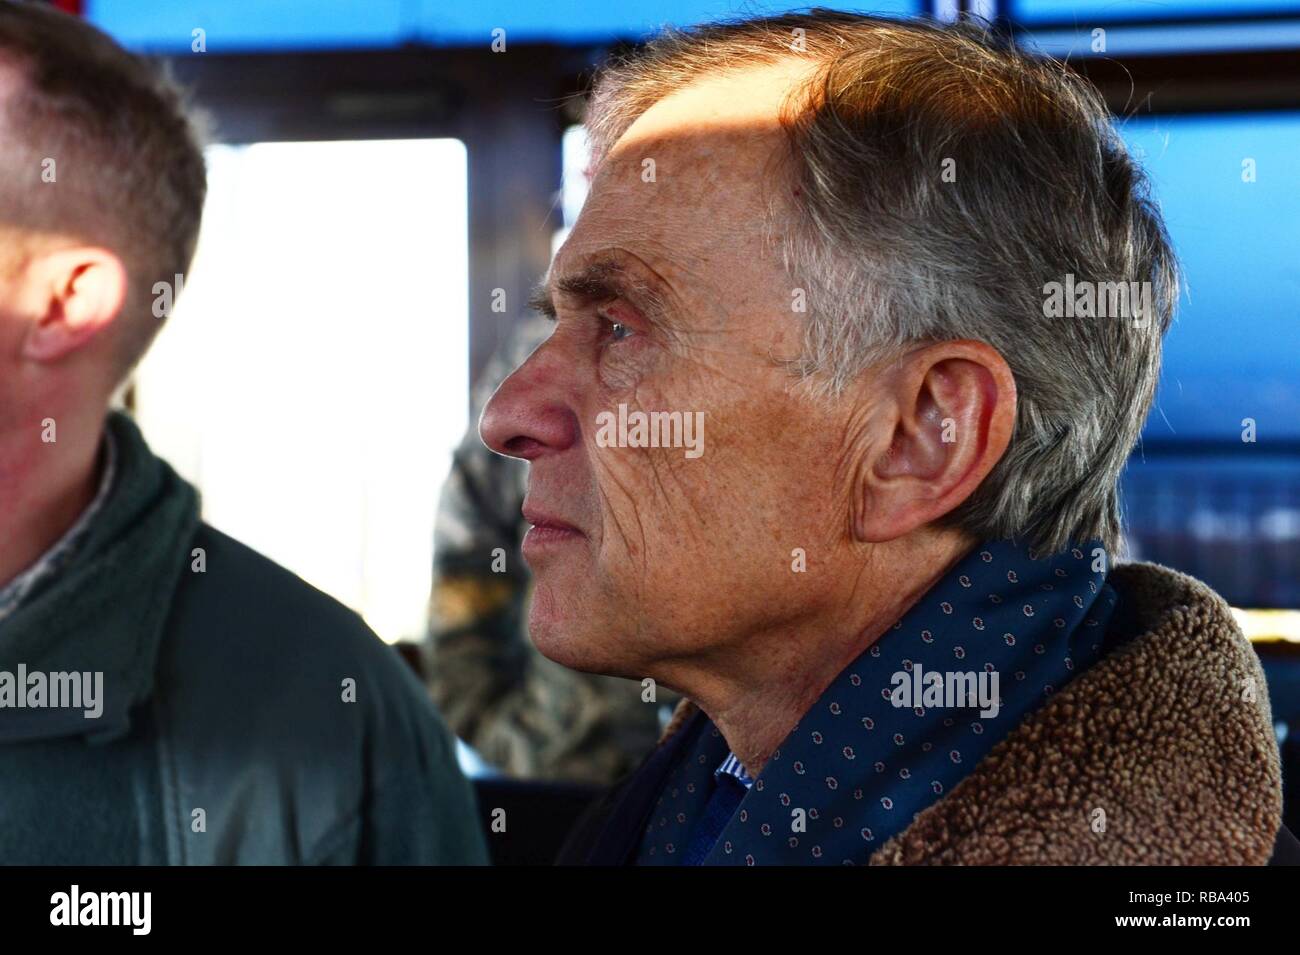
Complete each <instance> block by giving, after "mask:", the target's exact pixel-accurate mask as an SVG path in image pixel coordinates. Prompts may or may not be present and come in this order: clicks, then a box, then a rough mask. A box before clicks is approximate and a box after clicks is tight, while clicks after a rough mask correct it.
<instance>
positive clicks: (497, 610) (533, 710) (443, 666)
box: [423, 320, 676, 784]
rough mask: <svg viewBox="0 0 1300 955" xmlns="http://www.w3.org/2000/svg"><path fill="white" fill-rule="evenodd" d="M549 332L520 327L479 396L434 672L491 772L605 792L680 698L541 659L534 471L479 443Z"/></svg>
mask: <svg viewBox="0 0 1300 955" xmlns="http://www.w3.org/2000/svg"><path fill="white" fill-rule="evenodd" d="M547 332H548V326H547V323H546V322H545V321H542V320H529V321H527V322H526V323H524V324H522V325H521V326H520V327H519V329H518V330H517V331H516V333H515V334H514V335H513V336H512V339H511V340H510V341H508V342H507V343H506V344H505V346H504V347H503V348H501V349H500V350H499V351H498V352H497V354H496V355H495V356H494V357H493V359H492V360H491V361H490V362H489V363H488V365H487V367H486V368H485V369H484V371H483V376H482V378H481V379H480V384H479V387H478V389H476V392H475V396H474V410H475V424H474V425H473V426H472V427H471V428H470V430H469V432H468V433H467V434H466V435H465V439H464V440H463V441H462V442H461V444H460V447H459V448H458V449H457V451H456V454H455V460H454V463H453V465H452V469H451V474H450V475H449V476H448V478H447V482H446V483H445V484H444V485H443V489H442V498H441V500H440V502H439V507H438V521H437V529H436V533H435V550H434V554H435V557H434V573H433V590H432V595H431V603H430V608H429V611H430V612H429V619H430V629H429V634H428V638H427V639H426V640H425V642H424V645H423V654H424V663H425V671H426V673H427V674H428V681H429V689H430V692H431V693H432V695H433V699H434V701H435V702H436V703H437V705H438V708H439V709H440V710H441V711H442V714H443V716H444V717H445V719H446V721H447V723H448V725H449V726H450V727H451V728H452V730H453V732H455V733H456V734H457V735H458V736H460V737H461V738H462V739H463V740H465V742H467V743H469V744H470V745H471V746H473V747H474V748H475V749H476V750H477V751H478V752H479V754H480V755H481V756H482V757H483V758H484V759H485V760H486V761H487V762H489V763H491V764H492V765H494V766H497V767H499V768H501V769H503V770H504V771H506V772H507V773H509V774H510V775H513V776H519V777H524V778H535V779H559V780H570V781H582V782H591V783H599V784H607V783H610V782H613V781H614V780H616V779H618V778H619V777H620V776H622V775H623V774H624V773H626V772H629V771H630V770H631V769H633V768H635V766H636V765H637V764H638V763H639V762H640V761H641V759H642V757H643V756H644V755H645V754H646V753H647V752H649V750H650V749H651V748H652V747H653V746H654V744H655V741H656V740H657V739H658V736H659V730H660V723H661V710H665V709H666V708H670V707H671V705H672V704H673V703H675V702H676V698H675V697H673V696H672V695H671V694H670V693H669V692H668V691H666V690H663V689H659V690H658V691H657V702H655V703H650V702H642V699H641V697H642V688H641V684H640V683H636V682H633V681H630V680H623V679H618V678H616V677H605V676H595V675H592V674H587V673H579V672H576V671H574V670H569V669H567V668H566V667H562V666H560V665H559V664H557V663H553V662H551V661H550V660H548V659H546V658H545V657H543V656H542V655H541V654H540V653H538V652H537V649H536V648H535V647H534V646H533V644H532V641H531V640H529V639H528V636H527V632H526V625H525V621H526V619H527V603H528V598H529V596H530V595H531V590H532V588H531V585H530V577H529V574H528V569H527V567H526V566H525V565H524V562H523V558H522V557H521V555H520V552H519V545H520V542H521V541H522V540H523V535H524V532H525V531H526V530H527V528H528V525H527V523H526V522H524V520H523V517H522V515H521V514H520V507H521V505H522V503H523V499H524V493H525V490H526V482H527V476H528V467H527V465H526V464H525V463H524V462H523V461H519V460H517V459H514V458H505V457H501V456H500V455H497V454H493V453H492V452H491V451H489V450H488V449H487V447H486V446H484V444H483V442H482V441H481V440H480V439H479V436H478V428H477V417H478V414H479V413H480V412H481V410H482V407H483V404H484V403H485V402H486V400H487V398H488V397H489V396H490V395H491V393H492V392H493V391H494V390H495V389H496V387H497V386H498V385H499V384H500V383H501V382H502V381H503V380H504V379H505V377H506V376H507V375H509V374H510V372H511V371H513V370H514V369H515V368H517V367H518V366H519V365H520V364H522V362H523V361H524V359H526V358H527V357H528V355H529V354H531V353H532V351H533V349H534V348H536V347H537V345H538V344H540V343H541V341H542V340H543V339H544V338H545V337H546V334H547ZM497 548H500V549H501V551H503V552H504V569H503V571H502V572H499V573H498V572H494V571H493V564H494V556H496V555H494V553H493V552H494V551H496V549H497ZM498 553H500V552H498ZM501 565H502V560H501V559H497V560H496V566H497V567H501Z"/></svg>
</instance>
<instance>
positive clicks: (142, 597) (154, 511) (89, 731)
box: [0, 413, 198, 742]
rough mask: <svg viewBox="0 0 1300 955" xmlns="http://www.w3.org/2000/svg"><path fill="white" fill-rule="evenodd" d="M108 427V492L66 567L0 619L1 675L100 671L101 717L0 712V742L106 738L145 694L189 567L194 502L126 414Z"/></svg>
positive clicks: (121, 728) (76, 712) (125, 722)
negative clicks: (112, 455) (112, 456)
mask: <svg viewBox="0 0 1300 955" xmlns="http://www.w3.org/2000/svg"><path fill="white" fill-rule="evenodd" d="M107 426H108V428H109V429H110V432H111V435H112V440H113V442H114V445H115V447H116V452H117V464H116V468H117V474H116V480H115V483H114V487H113V489H112V492H111V493H110V494H109V496H108V498H107V500H106V501H105V502H104V503H103V505H102V507H101V509H100V511H99V512H98V514H97V515H96V516H95V518H94V520H93V521H92V522H91V524H90V526H89V527H88V528H87V529H86V531H85V536H84V537H83V538H82V540H81V542H80V543H79V545H78V548H77V551H76V554H75V556H74V557H73V558H72V560H71V563H70V564H69V565H68V566H67V567H65V568H64V569H63V570H62V571H61V573H60V574H59V576H58V577H57V578H55V579H53V580H51V581H49V582H48V584H47V585H46V586H45V587H43V588H42V589H41V590H40V591H39V592H38V593H37V594H35V595H33V596H32V597H31V598H29V599H28V600H27V601H26V602H24V603H23V604H22V605H21V606H20V607H19V608H18V609H17V610H16V611H15V612H14V613H13V614H12V615H11V616H9V617H7V618H6V619H5V620H4V621H3V623H0V671H6V672H8V673H11V674H16V673H17V672H18V667H19V664H23V665H25V668H26V671H27V672H28V673H29V674H31V673H36V672H40V673H45V674H50V673H75V674H85V673H92V674H93V673H102V674H103V713H102V715H101V716H99V717H98V718H94V719H87V718H86V715H85V712H84V711H83V709H80V708H73V709H69V708H55V707H44V708H24V709H16V708H8V707H6V708H4V709H0V742H12V741H19V740H31V739H48V738H54V737H60V736H69V735H86V736H89V737H91V738H96V739H109V738H114V737H116V736H119V735H121V734H122V733H123V732H125V731H126V729H127V728H128V727H129V725H130V723H129V718H128V713H129V711H130V709H131V708H132V707H133V706H135V705H136V704H138V703H140V702H141V701H143V700H145V699H147V698H148V696H149V695H150V693H151V691H152V689H153V677H154V662H155V659H156V657H157V652H158V645H159V642H160V639H161V636H162V631H163V625H164V623H165V622H166V616H167V612H168V609H169V607H170V605H171V599H172V595H173V593H174V592H175V588H176V585H177V583H178V582H179V580H180V577H181V574H182V573H183V572H186V571H188V546H189V542H190V541H191V539H192V538H193V535H194V531H195V529H196V528H197V526H198V498H197V495H196V494H195V492H194V490H193V488H191V487H190V486H189V485H188V484H186V483H185V482H184V481H182V480H181V479H180V478H179V477H177V475H176V473H175V472H174V471H172V469H171V468H170V467H168V466H167V465H166V464H165V463H163V462H162V461H161V460H159V459H158V458H156V457H155V456H154V455H153V453H152V452H151V451H150V450H149V448H148V446H147V445H146V444H145V442H144V438H143V437H142V436H141V434H140V431H139V429H138V428H137V427H136V426H135V424H134V423H132V422H131V421H130V419H128V418H127V417H126V416H125V415H122V414H118V413H114V414H112V415H110V416H109V419H108V425H107ZM20 689H22V688H20Z"/></svg>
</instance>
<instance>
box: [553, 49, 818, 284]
mask: <svg viewBox="0 0 1300 955" xmlns="http://www.w3.org/2000/svg"><path fill="white" fill-rule="evenodd" d="M811 69H812V67H811V65H810V64H809V63H807V62H806V61H782V62H780V63H775V64H769V65H765V66H762V67H752V68H747V69H744V70H737V71H734V72H730V73H726V74H722V75H719V76H716V77H711V78H709V79H705V80H701V81H698V82H696V83H693V84H692V85H690V86H688V87H686V88H685V89H682V90H679V91H677V92H675V93H673V94H671V95H669V96H667V97H665V98H664V99H662V100H660V101H659V102H657V103H655V104H654V105H653V106H651V107H650V108H649V109H648V110H646V111H645V112H644V113H643V114H642V115H641V116H639V117H638V118H637V119H636V121H635V122H633V123H632V125H631V126H630V127H629V128H628V129H627V131H626V132H624V134H623V135H622V136H621V137H620V138H619V139H618V141H617V142H616V143H615V144H614V146H613V147H612V148H611V149H610V150H609V152H608V153H607V155H606V156H605V157H604V159H603V161H602V162H601V164H600V166H599V168H598V169H597V170H596V172H595V176H594V177H593V179H592V183H591V190H590V193H589V194H588V198H587V202H586V205H584V207H583V211H582V214H581V216H580V217H579V219H578V222H577V223H576V225H575V227H574V231H573V233H572V234H571V236H570V239H569V242H568V243H567V244H566V248H565V251H564V252H563V253H561V256H562V257H563V258H570V257H574V258H576V257H579V256H581V255H583V254H584V253H587V252H592V251H596V250H597V249H599V248H600V247H609V246H614V247H619V248H625V249H629V250H631V251H633V252H635V253H637V254H638V255H639V254H640V251H639V250H644V251H645V252H646V253H647V255H646V256H645V258H646V259H647V261H651V260H654V261H661V262H662V263H663V265H664V267H665V268H667V269H670V270H671V269H672V268H673V267H674V266H675V265H676V266H678V267H680V268H683V269H693V268H696V267H698V266H700V265H702V264H706V263H708V264H713V265H715V266H722V265H725V264H726V262H727V261H728V260H729V259H734V258H736V257H744V256H753V255H755V254H757V251H758V246H759V244H760V243H761V241H762V238H763V226H764V223H765V221H766V217H767V216H768V215H769V212H770V211H771V210H773V209H776V210H777V214H780V209H781V206H780V199H781V196H782V193H783V191H784V188H785V182H786V181H787V179H788V175H789V173H788V169H787V168H786V164H785V163H784V162H783V159H784V158H785V156H786V149H785V144H786V138H785V133H784V132H783V130H782V127H781V124H780V121H779V117H780V115H781V110H782V108H783V106H784V104H785V102H786V100H787V98H788V96H789V94H790V92H791V90H792V89H793V88H794V87H795V86H796V84H798V83H799V82H800V81H801V80H802V79H803V78H805V77H806V76H807V74H808V72H809V71H810V70H811ZM774 202H775V203H776V205H775V206H774V205H773V203H774ZM653 267H655V268H656V269H658V268H659V265H657V264H656V265H654V266H653Z"/></svg>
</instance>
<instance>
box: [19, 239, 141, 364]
mask: <svg viewBox="0 0 1300 955" xmlns="http://www.w3.org/2000/svg"><path fill="white" fill-rule="evenodd" d="M21 282H22V286H23V288H22V291H21V293H20V294H21V296H22V298H23V300H24V301H25V302H26V303H27V309H28V311H29V312H30V314H31V315H32V317H33V319H34V321H33V322H32V325H31V329H30V331H29V332H28V333H27V337H26V339H25V340H24V342H23V356H24V357H25V358H30V359H32V360H33V361H40V362H52V361H58V360H59V359H61V358H63V357H64V356H65V355H69V354H71V353H73V352H75V351H76V350H77V349H79V348H81V347H82V346H83V345H85V344H86V343H87V342H88V341H90V340H91V339H92V338H94V337H95V336H96V335H97V334H99V333H100V332H101V331H103V330H104V329H105V328H107V327H108V325H109V323H110V322H112V321H113V319H115V318H117V316H118V314H119V313H120V312H121V311H122V306H123V305H124V304H125V302H126V288H127V275H126V267H125V266H124V265H123V264H122V260H121V259H119V258H118V257H117V256H116V255H114V254H113V253H112V252H110V251H108V250H107V249H102V248H98V247H95V246H83V247H77V248H68V249H56V250H53V251H50V252H42V253H40V254H38V255H35V256H33V257H32V258H31V259H30V260H29V261H28V262H27V264H26V268H25V269H24V271H23V275H22V279H21Z"/></svg>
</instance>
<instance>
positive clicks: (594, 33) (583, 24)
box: [86, 0, 922, 53]
mask: <svg viewBox="0 0 1300 955" xmlns="http://www.w3.org/2000/svg"><path fill="white" fill-rule="evenodd" d="M823 5H825V6H830V7H843V8H844V9H852V10H862V11H867V12H873V13H882V14H889V15H896V16H897V15H907V14H918V13H920V12H921V10H922V0H864V2H862V3H852V4H847V3H846V4H839V3H833V2H828V3H825V4H823ZM799 7H800V5H799V4H797V3H790V2H785V3H782V2H780V0H776V2H773V0H620V2H618V3H608V2H604V0H475V2H473V3H463V4H462V3H452V2H448V0H274V2H268V0H221V2H219V3H215V2H203V0H193V2H184V0H89V2H88V3H87V10H86V16H87V18H88V19H89V20H90V21H91V22H93V23H95V24H96V25H98V26H99V27H101V28H102V29H104V30H106V31H107V32H109V33H111V34H113V36H115V37H116V38H117V39H118V40H119V41H120V42H121V43H123V44H125V45H127V46H129V47H131V48H133V49H137V50H142V51H150V52H160V53H161V52H171V51H179V50H188V49H190V44H191V37H192V35H193V31H194V30H195V29H202V30H203V31H204V32H205V35H206V44H207V49H208V51H209V52H213V53H217V52H238V51H242V50H267V49H323V48H345V47H351V48H365V47H370V48H373V47H385V46H397V45H400V44H403V43H428V44H437V45H446V46H473V45H483V46H486V45H488V44H489V43H490V42H491V41H492V31H493V30H494V29H497V28H500V29H503V30H505V31H506V37H507V43H508V42H509V41H510V40H515V41H518V42H539V41H549V42H567V43H575V42H603V41H608V40H613V39H620V38H628V39H636V38H639V37H643V36H645V35H647V34H648V33H651V32H653V31H654V30H656V29H657V28H659V27H660V26H662V25H663V24H666V23H671V24H674V25H677V26H687V25H690V24H692V23H700V22H703V21H706V20H716V19H721V18H725V17H735V16H743V15H754V14H759V13H779V12H782V11H785V10H790V9H798V8H799Z"/></svg>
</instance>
